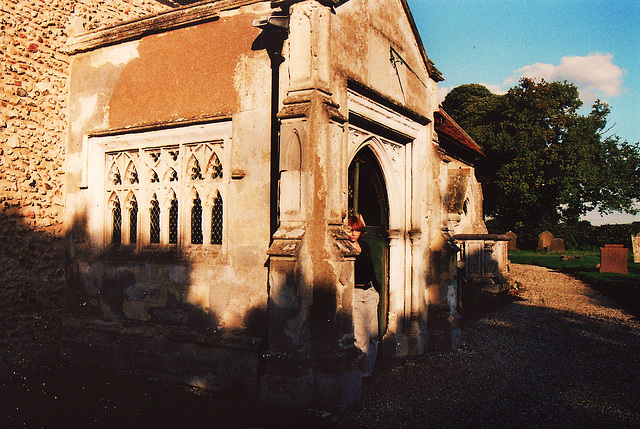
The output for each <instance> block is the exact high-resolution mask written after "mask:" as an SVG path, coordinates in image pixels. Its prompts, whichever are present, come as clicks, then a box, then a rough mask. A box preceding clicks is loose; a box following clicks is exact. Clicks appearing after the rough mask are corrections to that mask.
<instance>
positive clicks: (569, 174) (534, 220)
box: [442, 78, 640, 235]
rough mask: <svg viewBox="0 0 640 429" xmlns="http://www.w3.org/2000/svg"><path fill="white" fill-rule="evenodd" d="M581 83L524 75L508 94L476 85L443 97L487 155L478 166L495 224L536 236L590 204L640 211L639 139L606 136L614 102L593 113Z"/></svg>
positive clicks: (575, 219)
mask: <svg viewBox="0 0 640 429" xmlns="http://www.w3.org/2000/svg"><path fill="white" fill-rule="evenodd" d="M581 105H582V102H581V101H580V99H579V95H578V89H577V88H576V87H575V85H573V84H571V83H567V82H566V81H565V82H546V81H544V80H543V81H541V82H536V81H534V80H531V79H526V78H525V79H522V80H521V81H520V83H519V85H517V86H515V87H513V88H511V89H510V90H509V91H508V92H507V93H506V94H504V95H496V94H493V93H491V92H490V91H489V90H488V89H487V88H486V87H484V86H482V85H478V84H471V85H462V86H459V87H456V88H454V89H453V90H452V91H451V92H450V93H449V94H448V95H447V97H446V98H445V100H444V101H443V103H442V107H443V108H444V110H445V111H447V113H449V115H451V117H453V118H454V119H455V120H456V122H458V123H459V124H460V125H461V126H462V127H463V128H464V129H465V130H466V131H467V132H468V133H469V134H470V135H471V137H473V138H474V140H476V142H477V143H478V144H479V145H480V146H481V147H482V149H483V151H484V152H485V154H486V155H487V160H486V162H484V163H483V164H481V165H479V166H478V175H479V177H480V180H481V181H482V182H483V189H484V198H485V214H486V215H488V216H491V217H493V218H494V219H495V224H496V225H497V228H499V229H501V230H502V231H503V232H504V231H507V230H512V231H514V232H516V234H518V235H520V234H522V233H525V234H526V233H528V234H537V233H539V232H541V231H542V230H545V229H551V228H552V227H553V226H555V225H557V224H559V223H561V222H564V223H568V224H572V223H577V222H578V221H579V218H580V216H581V215H583V214H585V213H586V212H588V211H589V210H593V209H595V210H598V211H600V212H601V213H607V212H612V211H625V212H628V213H633V212H634V202H635V201H637V200H638V199H639V197H640V145H639V144H638V143H636V144H630V143H627V142H626V141H621V139H620V138H618V137H617V136H609V137H607V136H605V133H606V124H607V115H608V114H609V113H610V109H609V107H608V106H607V105H606V104H604V103H601V102H600V101H596V102H595V103H594V104H593V106H592V108H591V112H590V113H589V114H588V115H581V114H579V113H578V109H579V108H580V107H581Z"/></svg>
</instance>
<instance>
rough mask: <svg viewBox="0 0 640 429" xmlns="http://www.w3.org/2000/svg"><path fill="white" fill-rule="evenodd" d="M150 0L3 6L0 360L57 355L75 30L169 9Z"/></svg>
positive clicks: (22, 0)
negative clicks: (70, 52) (69, 48)
mask: <svg viewBox="0 0 640 429" xmlns="http://www.w3.org/2000/svg"><path fill="white" fill-rule="evenodd" d="M166 9H167V7H166V6H163V5H161V4H160V3H157V2H154V1H147V0H122V1H120V0H86V1H56V0H35V1H34V0H28V1H27V0H7V1H3V2H2V3H1V4H0V58H2V63H1V69H0V82H1V84H0V104H1V106H2V108H1V109H0V240H1V241H2V242H3V245H2V246H0V249H1V250H0V282H1V284H2V286H3V287H2V289H0V290H1V291H0V302H1V303H2V304H0V305H1V307H0V309H1V311H2V314H3V318H2V321H1V322H0V332H2V335H1V336H0V362H2V363H4V364H6V365H2V367H3V368H7V367H8V365H15V364H21V365H26V364H29V363H30V362H33V361H34V360H39V359H40V358H41V359H42V361H43V362H44V361H49V360H50V359H49V358H50V356H51V355H57V354H58V353H59V351H58V347H59V341H60V331H61V312H62V287H63V284H64V273H65V265H64V261H65V255H64V250H63V249H64V246H63V243H62V242H63V236H64V234H65V231H64V229H63V223H64V202H63V201H64V200H63V198H64V192H65V189H64V163H65V139H66V125H67V99H68V96H67V94H68V86H67V76H68V72H69V70H68V66H69V60H68V56H67V55H66V53H65V51H64V48H65V43H66V41H67V39H68V37H69V35H70V34H72V33H79V32H83V31H88V30H92V29H95V28H98V27H103V26H107V25H111V24H115V23H117V22H121V21H124V20H131V19H135V18H137V17H140V16H144V15H148V14H151V13H157V12H160V11H162V10H166Z"/></svg>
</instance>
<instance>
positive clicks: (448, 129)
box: [434, 109, 485, 156]
mask: <svg viewBox="0 0 640 429" xmlns="http://www.w3.org/2000/svg"><path fill="white" fill-rule="evenodd" d="M434 116H435V128H436V132H437V133H438V134H440V133H442V134H444V135H446V136H447V137H449V139H450V140H452V141H453V142H455V143H457V144H458V145H460V146H462V147H464V148H466V149H468V150H471V151H472V152H475V153H477V154H480V155H482V156H485V154H484V152H482V149H480V146H478V144H477V143H476V142H475V141H474V140H473V139H472V138H471V136H469V134H467V132H466V131H465V130H463V129H462V127H460V125H458V123H457V122H456V121H454V120H453V118H451V116H449V115H448V114H447V112H445V111H444V110H443V109H438V110H436V112H435V114H434Z"/></svg>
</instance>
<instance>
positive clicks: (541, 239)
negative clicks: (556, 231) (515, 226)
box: [538, 231, 553, 250]
mask: <svg viewBox="0 0 640 429" xmlns="http://www.w3.org/2000/svg"><path fill="white" fill-rule="evenodd" d="M551 240H553V234H551V233H550V232H549V231H545V232H543V233H541V234H540V235H539V236H538V250H549V248H550V247H551Z"/></svg>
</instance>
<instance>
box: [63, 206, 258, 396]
mask: <svg viewBox="0 0 640 429" xmlns="http://www.w3.org/2000/svg"><path fill="white" fill-rule="evenodd" d="M86 230H87V228H86V219H83V218H76V219H75V220H74V222H73V225H72V228H71V230H70V232H69V236H68V240H67V244H68V246H67V252H68V255H67V269H66V290H65V293H66V299H65V302H66V306H65V317H64V332H63V336H62V347H63V352H64V357H65V359H68V360H70V361H75V362H81V363H91V365H101V366H106V367H112V368H118V369H123V370H127V371H132V370H133V371H134V372H137V373H143V374H151V375H155V376H159V377H162V378H166V379H170V380H174V381H178V382H185V383H187V384H190V385H194V386H196V387H202V388H208V389H223V388H229V387H237V386H244V388H247V389H249V390H253V391H255V390H256V389H257V383H258V380H259V364H260V356H261V354H262V353H263V349H264V346H265V339H266V325H267V324H266V309H265V308H251V309H250V310H249V311H247V312H246V313H245V314H244V316H243V322H244V325H243V326H242V328H238V329H234V330H229V329H225V328H224V327H223V326H222V324H221V317H220V315H219V314H216V312H215V311H214V310H213V309H212V308H211V307H209V306H207V305H206V303H205V302H203V303H202V304H198V303H196V302H194V300H193V298H192V295H193V293H192V292H193V291H192V288H193V284H194V278H193V277H194V273H193V271H194V263H195V262H194V259H193V258H190V257H187V256H185V255H183V254H180V253H179V252H177V251H176V250H166V249H165V250H158V249H155V250H144V249H143V250H142V251H136V250H135V249H133V248H129V247H127V246H110V247H107V248H106V249H105V250H100V249H94V248H91V246H90V245H89V244H88V243H89V240H88V238H87V236H86ZM201 262H202V261H201ZM204 263H208V264H211V262H209V261H208V260H206V258H205V260H204ZM207 280H209V281H210V279H204V280H203V279H200V283H203V282H204V283H205V287H207V288H208V286H209V284H208V283H206V281H207ZM265 287H266V285H265ZM265 293H266V292H265Z"/></svg>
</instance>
